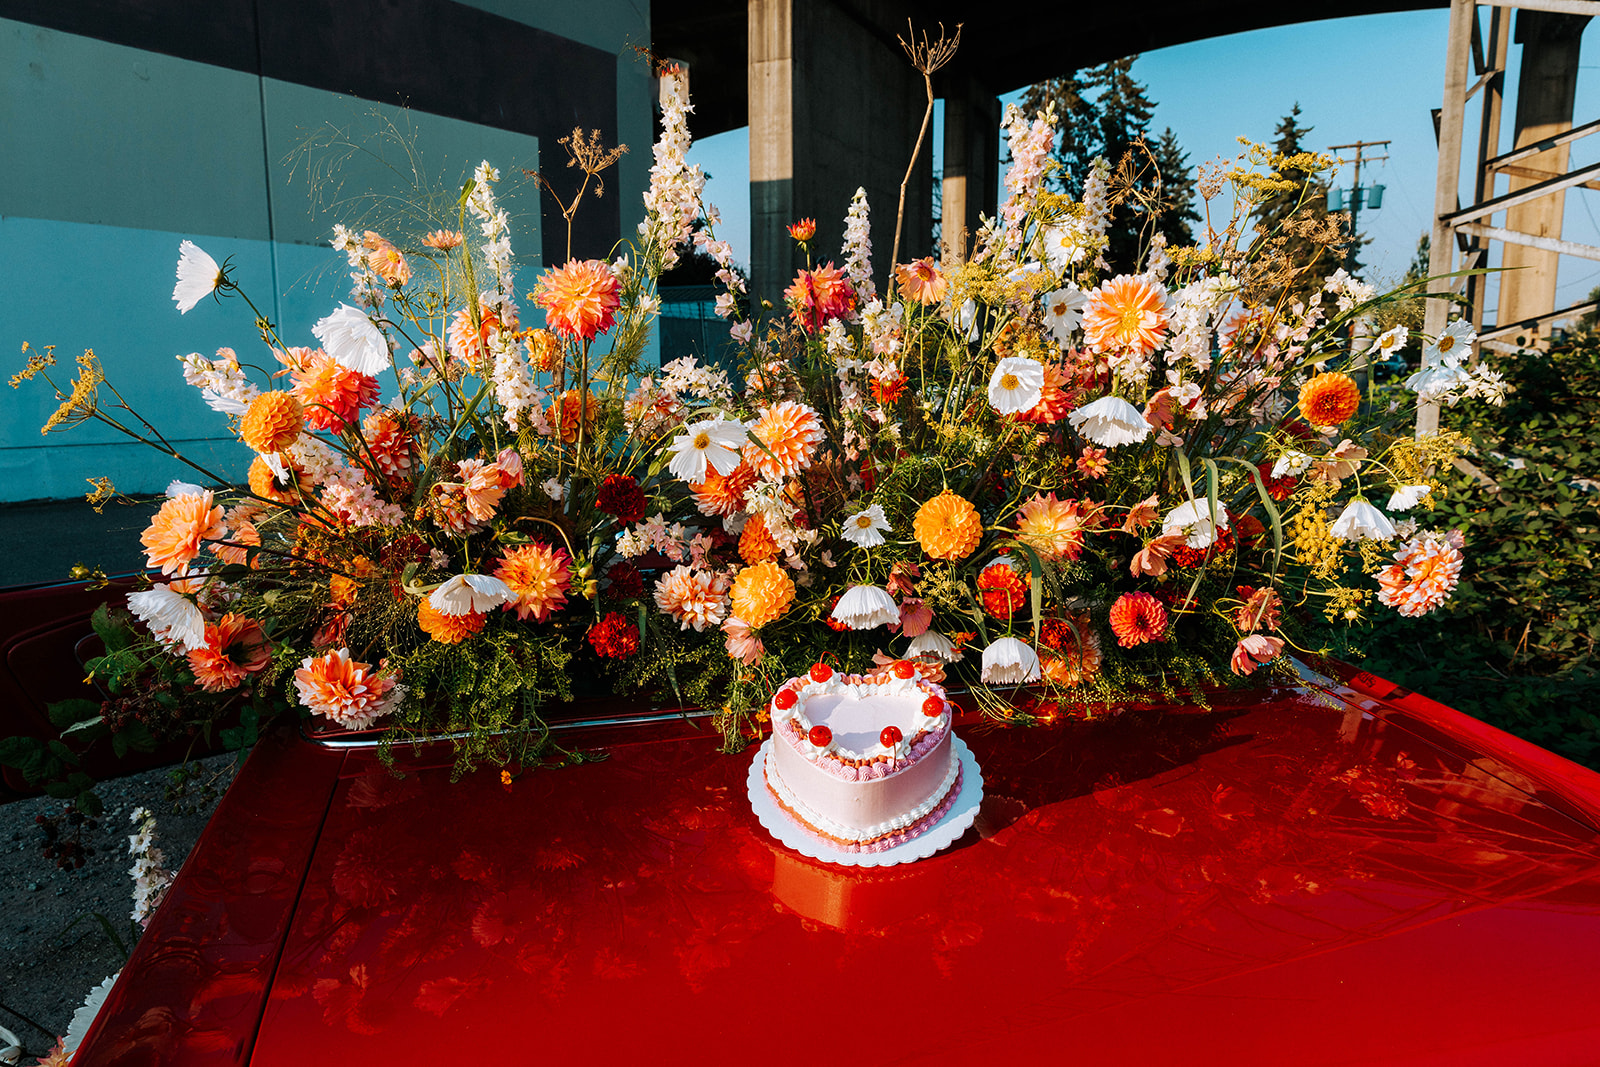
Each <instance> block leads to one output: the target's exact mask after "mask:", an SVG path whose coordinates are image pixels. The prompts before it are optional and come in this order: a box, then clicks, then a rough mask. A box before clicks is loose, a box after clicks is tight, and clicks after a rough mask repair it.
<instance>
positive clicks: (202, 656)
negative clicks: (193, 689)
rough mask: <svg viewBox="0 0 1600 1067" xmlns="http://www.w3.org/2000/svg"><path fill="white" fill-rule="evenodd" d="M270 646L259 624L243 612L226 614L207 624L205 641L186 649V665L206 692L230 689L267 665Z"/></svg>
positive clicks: (270, 654) (269, 657)
mask: <svg viewBox="0 0 1600 1067" xmlns="http://www.w3.org/2000/svg"><path fill="white" fill-rule="evenodd" d="M271 658H272V647H271V646H270V645H269V644H268V643H267V635H266V634H265V633H264V632H262V629H261V624H260V623H258V622H256V621H255V620H254V619H247V618H245V617H244V616H243V615H234V614H231V613H230V614H227V615H224V616H223V617H222V618H220V619H218V620H217V621H216V622H211V623H207V624H206V641H205V644H204V645H202V646H201V647H199V648H194V649H190V650H189V669H190V670H192V671H194V677H195V681H197V682H199V683H200V687H201V688H202V689H204V690H205V691H206V692H208V693H221V692H224V691H226V690H229V689H232V688H234V687H235V686H237V685H238V684H239V683H240V682H242V681H244V680H245V678H246V677H247V676H248V675H251V674H254V673H255V672H256V671H259V670H260V669H261V668H263V667H265V666H266V665H267V662H268V661H269V660H270V659H271Z"/></svg>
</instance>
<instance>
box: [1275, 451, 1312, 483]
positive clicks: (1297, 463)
mask: <svg viewBox="0 0 1600 1067" xmlns="http://www.w3.org/2000/svg"><path fill="white" fill-rule="evenodd" d="M1312 462H1313V460H1312V459H1311V457H1310V456H1308V455H1306V454H1305V453H1304V452H1285V453H1284V454H1283V455H1281V456H1279V457H1278V459H1277V462H1275V463H1273V465H1272V476H1273V477H1274V478H1282V477H1283V476H1284V475H1285V474H1303V473H1305V472H1306V471H1308V470H1310V469H1311V464H1312Z"/></svg>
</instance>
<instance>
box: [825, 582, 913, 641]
mask: <svg viewBox="0 0 1600 1067" xmlns="http://www.w3.org/2000/svg"><path fill="white" fill-rule="evenodd" d="M833 617H834V618H835V619H837V620H838V621H840V622H842V623H844V624H845V625H846V626H848V627H850V629H852V630H870V629H872V628H873V627H875V626H889V625H892V624H896V623H898V622H899V621H900V609H899V607H897V606H896V605H895V602H894V597H892V596H890V595H889V593H888V591H887V590H884V589H879V588H878V587H877V586H875V585H852V586H851V587H850V588H849V589H847V590H845V594H844V596H842V597H840V598H839V603H837V604H835V605H834V606H833Z"/></svg>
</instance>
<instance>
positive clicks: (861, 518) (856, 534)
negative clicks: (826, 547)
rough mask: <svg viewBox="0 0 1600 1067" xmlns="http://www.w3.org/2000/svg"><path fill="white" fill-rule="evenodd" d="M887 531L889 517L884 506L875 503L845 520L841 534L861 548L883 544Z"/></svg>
mask: <svg viewBox="0 0 1600 1067" xmlns="http://www.w3.org/2000/svg"><path fill="white" fill-rule="evenodd" d="M887 532H889V519H888V517H887V516H885V515H884V513H883V508H882V507H880V506H879V505H877V504H873V505H871V506H870V507H867V508H863V509H862V510H861V511H858V512H856V513H855V514H854V515H852V516H850V517H849V518H848V519H846V520H844V526H843V528H841V529H840V531H839V536H840V537H843V538H844V539H845V540H846V541H849V542H850V543H851V544H852V545H856V546H857V547H859V548H873V547H875V546H877V545H881V544H883V541H884V537H883V535H884V534H885V533H887Z"/></svg>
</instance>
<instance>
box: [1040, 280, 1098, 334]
mask: <svg viewBox="0 0 1600 1067" xmlns="http://www.w3.org/2000/svg"><path fill="white" fill-rule="evenodd" d="M1088 302H1089V297H1088V295H1087V294H1085V293H1084V292H1083V291H1082V290H1080V289H1079V288H1078V287H1077V286H1075V285H1068V286H1065V287H1063V288H1060V289H1057V290H1056V291H1055V292H1053V293H1050V294H1048V295H1046V296H1045V298H1044V322H1045V325H1046V326H1048V327H1050V332H1051V333H1053V334H1055V337H1056V340H1057V341H1059V342H1060V343H1062V344H1066V343H1067V341H1068V340H1070V339H1071V337H1072V331H1074V330H1076V329H1077V328H1078V324H1079V323H1080V322H1082V321H1083V308H1084V305H1085V304H1087V303H1088Z"/></svg>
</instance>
